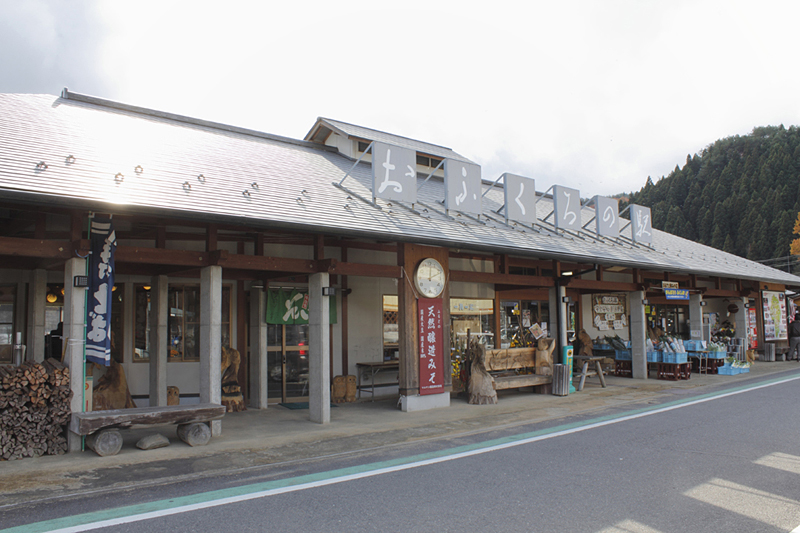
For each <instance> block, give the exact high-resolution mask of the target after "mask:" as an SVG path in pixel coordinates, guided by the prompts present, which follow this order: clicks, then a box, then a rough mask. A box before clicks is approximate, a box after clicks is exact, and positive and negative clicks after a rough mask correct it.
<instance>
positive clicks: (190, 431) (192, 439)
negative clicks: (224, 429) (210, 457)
mask: <svg viewBox="0 0 800 533" xmlns="http://www.w3.org/2000/svg"><path fill="white" fill-rule="evenodd" d="M178 438H179V439H181V440H182V441H183V442H185V443H186V444H188V445H189V446H205V445H206V444H208V441H209V440H211V428H209V427H208V424H203V423H202V422H195V423H193V424H181V425H179V426H178Z"/></svg>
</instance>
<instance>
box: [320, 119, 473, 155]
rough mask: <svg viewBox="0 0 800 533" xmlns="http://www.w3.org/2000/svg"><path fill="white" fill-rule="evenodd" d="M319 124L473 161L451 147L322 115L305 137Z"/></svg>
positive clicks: (351, 134) (345, 133)
mask: <svg viewBox="0 0 800 533" xmlns="http://www.w3.org/2000/svg"><path fill="white" fill-rule="evenodd" d="M319 126H325V127H327V128H328V129H330V130H332V131H335V132H337V133H339V134H340V135H343V136H345V137H347V138H356V139H366V140H368V141H379V142H384V143H387V144H394V145H396V146H402V147H404V148H410V149H412V150H415V151H417V152H422V153H425V154H428V155H435V156H438V157H441V158H450V159H454V160H457V161H464V162H466V163H472V162H473V161H470V160H469V159H467V158H466V157H464V156H463V155H460V154H457V153H456V152H454V151H453V150H452V149H450V148H447V147H444V146H438V145H436V144H431V143H426V142H423V141H417V140H415V139H409V138H408V137H401V136H400V135H392V134H391V133H386V132H383V131H378V130H373V129H370V128H364V127H363V126H356V125H355V124H348V123H347V122H341V121H339V120H333V119H330V118H324V117H319V118H318V119H317V123H316V124H315V125H314V127H313V128H311V130H309V132H308V133H307V134H306V137H305V139H306V140H310V139H311V136H312V134H313V132H314V131H315V130H316V129H317V128H318V127H319Z"/></svg>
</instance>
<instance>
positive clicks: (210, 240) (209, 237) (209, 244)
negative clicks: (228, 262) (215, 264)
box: [206, 224, 218, 252]
mask: <svg viewBox="0 0 800 533" xmlns="http://www.w3.org/2000/svg"><path fill="white" fill-rule="evenodd" d="M217 233H218V230H217V225H216V224H209V225H208V226H207V227H206V252H213V251H214V250H216V249H217V248H218V242H217Z"/></svg>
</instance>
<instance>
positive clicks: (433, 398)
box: [400, 392, 450, 413]
mask: <svg viewBox="0 0 800 533" xmlns="http://www.w3.org/2000/svg"><path fill="white" fill-rule="evenodd" d="M439 407H450V393H449V392H445V393H444V394H431V395H428V396H400V409H401V410H402V411H403V412H405V413H410V412H412V411H426V410H428V409H437V408H439Z"/></svg>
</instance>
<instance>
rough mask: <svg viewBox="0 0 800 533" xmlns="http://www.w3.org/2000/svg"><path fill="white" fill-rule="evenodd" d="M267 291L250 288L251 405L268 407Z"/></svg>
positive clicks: (260, 407) (259, 407)
mask: <svg viewBox="0 0 800 533" xmlns="http://www.w3.org/2000/svg"><path fill="white" fill-rule="evenodd" d="M266 313H267V293H266V292H264V289H263V288H262V287H260V286H258V287H251V288H250V407H251V408H253V409H266V408H267V383H268V382H267V323H266V321H265V319H266V316H267V315H266Z"/></svg>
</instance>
